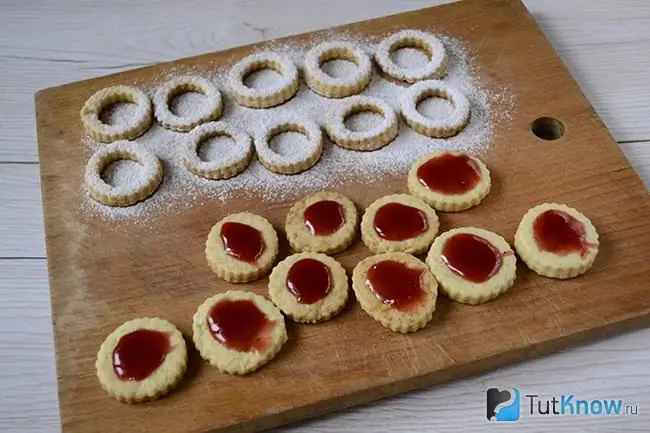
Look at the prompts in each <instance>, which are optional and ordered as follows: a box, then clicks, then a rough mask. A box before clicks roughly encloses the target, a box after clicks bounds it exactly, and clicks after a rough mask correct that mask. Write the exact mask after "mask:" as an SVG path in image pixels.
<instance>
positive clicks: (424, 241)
mask: <svg viewBox="0 0 650 433" xmlns="http://www.w3.org/2000/svg"><path fill="white" fill-rule="evenodd" d="M439 225H440V224H439V221H438V215H436V212H435V211H434V210H433V209H431V208H430V207H429V206H428V205H427V204H426V203H425V202H423V201H422V200H420V199H419V198H417V197H413V196H412V195H408V194H392V195H387V196H384V197H381V198H380V199H378V200H376V201H375V202H374V203H372V204H371V205H370V206H368V208H367V209H366V212H365V213H364V214H363V218H361V239H362V240H363V243H364V244H365V245H366V246H367V247H368V249H370V251H372V252H373V253H375V254H378V253H384V252H396V251H401V252H405V253H410V254H421V253H424V252H425V251H427V249H428V248H429V246H431V243H432V242H433V239H434V238H435V237H436V235H437V234H438V228H439Z"/></svg>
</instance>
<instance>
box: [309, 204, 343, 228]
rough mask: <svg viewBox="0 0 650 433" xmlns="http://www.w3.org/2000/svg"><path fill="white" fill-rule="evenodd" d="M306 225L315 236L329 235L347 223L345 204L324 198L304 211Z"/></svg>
mask: <svg viewBox="0 0 650 433" xmlns="http://www.w3.org/2000/svg"><path fill="white" fill-rule="evenodd" d="M303 217H304V218H305V225H306V226H307V228H308V229H309V232H310V233H311V234H312V235H314V236H327V235H331V234H332V233H334V232H336V231H337V230H338V229H340V228H341V227H342V226H343V224H345V216H344V214H343V206H341V204H340V203H339V202H337V201H333V200H323V201H317V202H316V203H313V204H312V205H310V206H309V207H308V208H307V209H305V212H304V213H303Z"/></svg>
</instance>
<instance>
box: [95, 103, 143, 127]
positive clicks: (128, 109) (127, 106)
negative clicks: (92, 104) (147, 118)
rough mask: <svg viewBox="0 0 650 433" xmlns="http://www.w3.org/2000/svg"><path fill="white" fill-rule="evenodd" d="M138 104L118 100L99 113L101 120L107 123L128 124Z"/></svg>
mask: <svg viewBox="0 0 650 433" xmlns="http://www.w3.org/2000/svg"><path fill="white" fill-rule="evenodd" d="M137 110H138V106H137V105H135V104H133V103H128V102H116V103H115V104H111V105H109V106H108V107H106V108H104V109H103V110H102V112H101V113H99V120H100V121H101V122H102V123H106V124H107V125H116V126H117V125H126V124H127V123H128V122H129V120H130V119H132V118H133V116H134V115H135V113H136V111H137Z"/></svg>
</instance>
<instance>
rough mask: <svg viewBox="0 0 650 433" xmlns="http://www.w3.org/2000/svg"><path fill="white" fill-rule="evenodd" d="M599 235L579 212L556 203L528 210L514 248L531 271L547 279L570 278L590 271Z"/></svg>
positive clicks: (596, 250)
mask: <svg viewBox="0 0 650 433" xmlns="http://www.w3.org/2000/svg"><path fill="white" fill-rule="evenodd" d="M598 245H599V242H598V232H597V231H596V228H595V227H594V225H593V224H592V223H591V221H590V220H589V218H587V217H586V216H585V215H583V214H582V213H580V212H579V211H578V210H576V209H574V208H572V207H569V206H566V205H564V204H557V203H544V204H541V205H538V206H535V207H534V208H532V209H530V210H529V211H528V212H526V214H525V215H524V217H523V218H522V220H521V222H520V223H519V227H518V228H517V232H516V233H515V248H516V249H517V253H518V254H519V257H521V259H522V260H523V261H524V263H526V265H528V267H529V268H530V269H532V270H533V271H535V272H537V273H538V274H540V275H543V276H545V277H550V278H560V279H566V278H573V277H577V276H578V275H582V274H584V273H585V272H587V271H588V270H589V268H591V266H592V265H593V264H594V261H595V260H596V256H597V255H598Z"/></svg>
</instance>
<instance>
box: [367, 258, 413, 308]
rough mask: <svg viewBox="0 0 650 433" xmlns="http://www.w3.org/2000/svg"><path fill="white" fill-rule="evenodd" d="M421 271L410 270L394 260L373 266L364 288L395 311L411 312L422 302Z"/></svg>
mask: <svg viewBox="0 0 650 433" xmlns="http://www.w3.org/2000/svg"><path fill="white" fill-rule="evenodd" d="M423 273H424V270H422V269H411V268H409V267H407V266H406V265H405V264H403V263H400V262H396V261H394V260H386V261H384V262H379V263H377V264H375V265H373V266H372V267H371V268H370V269H369V270H368V275H367V276H366V286H367V287H368V289H370V291H371V292H373V293H374V294H375V296H376V297H377V299H379V300H380V301H381V302H383V303H384V304H386V305H390V306H392V307H393V308H395V309H396V310H400V311H412V310H413V309H414V308H416V307H417V305H418V304H419V303H420V302H422V300H423V299H424V297H425V295H426V293H425V292H424V290H422V274H423Z"/></svg>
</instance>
